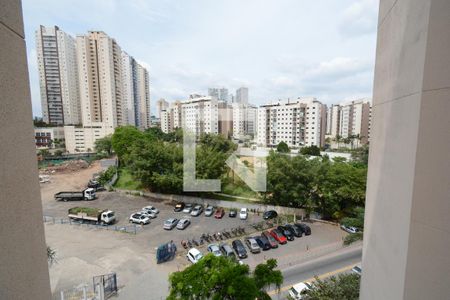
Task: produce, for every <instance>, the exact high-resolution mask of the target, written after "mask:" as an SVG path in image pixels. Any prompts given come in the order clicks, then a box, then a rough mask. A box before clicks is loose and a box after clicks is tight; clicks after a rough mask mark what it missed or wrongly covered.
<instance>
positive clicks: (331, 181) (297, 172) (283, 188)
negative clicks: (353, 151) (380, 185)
mask: <svg viewBox="0 0 450 300" xmlns="http://www.w3.org/2000/svg"><path fill="white" fill-rule="evenodd" d="M267 166H268V174H267V190H268V193H267V194H266V197H265V200H266V201H267V202H268V203H271V204H276V205H282V206H293V207H303V208H306V209H308V210H316V211H318V212H320V213H321V214H322V215H323V216H324V217H325V218H335V219H339V218H340V217H342V216H343V215H346V214H347V213H349V212H350V211H351V210H352V209H353V208H354V207H355V206H364V200H365V191H366V176H367V175H366V174H367V168H366V167H364V166H361V165H359V164H351V163H346V162H339V161H338V162H332V161H330V160H329V158H328V157H323V158H315V159H307V158H305V157H303V156H295V157H287V156H285V155H280V154H277V153H275V152H273V151H272V152H271V153H270V154H269V157H268V158H267Z"/></svg>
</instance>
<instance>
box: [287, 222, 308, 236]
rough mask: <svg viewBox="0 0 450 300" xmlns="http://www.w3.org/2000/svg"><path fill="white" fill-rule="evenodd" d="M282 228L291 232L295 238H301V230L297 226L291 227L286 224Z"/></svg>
mask: <svg viewBox="0 0 450 300" xmlns="http://www.w3.org/2000/svg"><path fill="white" fill-rule="evenodd" d="M284 228H286V229H287V230H289V231H290V232H292V234H293V235H295V237H302V236H303V230H302V229H300V228H298V227H297V226H294V225H291V224H286V225H284Z"/></svg>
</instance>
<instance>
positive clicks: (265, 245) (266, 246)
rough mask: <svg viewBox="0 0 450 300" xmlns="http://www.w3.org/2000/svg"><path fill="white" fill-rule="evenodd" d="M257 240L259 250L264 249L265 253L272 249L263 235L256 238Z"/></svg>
mask: <svg viewBox="0 0 450 300" xmlns="http://www.w3.org/2000/svg"><path fill="white" fill-rule="evenodd" d="M255 240H256V242H257V243H258V246H259V248H261V249H263V251H266V250H269V249H270V248H272V246H271V245H270V243H269V241H268V240H267V238H266V237H265V236H263V235H259V236H255Z"/></svg>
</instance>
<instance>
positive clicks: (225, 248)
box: [219, 243, 236, 259]
mask: <svg viewBox="0 0 450 300" xmlns="http://www.w3.org/2000/svg"><path fill="white" fill-rule="evenodd" d="M219 248H220V250H221V251H222V254H223V255H224V256H225V257H229V258H231V259H236V254H234V252H233V248H231V247H230V245H228V244H227V243H222V244H220V247H219Z"/></svg>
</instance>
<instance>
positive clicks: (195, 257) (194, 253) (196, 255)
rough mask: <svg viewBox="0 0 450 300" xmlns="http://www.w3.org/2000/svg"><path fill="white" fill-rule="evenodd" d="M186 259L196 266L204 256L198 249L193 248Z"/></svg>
mask: <svg viewBox="0 0 450 300" xmlns="http://www.w3.org/2000/svg"><path fill="white" fill-rule="evenodd" d="M186 257H187V259H188V260H189V261H190V262H191V263H193V264H195V263H197V262H198V261H199V260H200V259H202V257H203V254H202V253H201V252H200V251H198V249H196V248H191V249H189V251H188V253H187V255H186Z"/></svg>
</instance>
